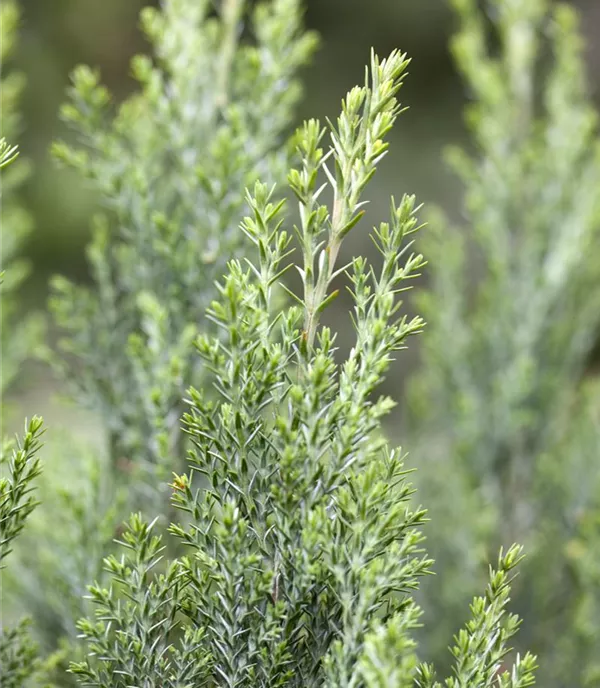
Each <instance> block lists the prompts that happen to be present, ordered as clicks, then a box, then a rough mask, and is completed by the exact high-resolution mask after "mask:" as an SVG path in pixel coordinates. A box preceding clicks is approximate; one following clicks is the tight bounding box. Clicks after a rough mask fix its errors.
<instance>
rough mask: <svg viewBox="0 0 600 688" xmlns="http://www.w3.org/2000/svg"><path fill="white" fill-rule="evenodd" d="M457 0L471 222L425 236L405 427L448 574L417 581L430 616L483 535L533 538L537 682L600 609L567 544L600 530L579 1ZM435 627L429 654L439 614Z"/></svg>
mask: <svg viewBox="0 0 600 688" xmlns="http://www.w3.org/2000/svg"><path fill="white" fill-rule="evenodd" d="M453 4H454V8H455V10H456V13H457V15H458V18H459V20H460V30H459V32H458V34H457V35H456V37H455V38H454V40H453V42H452V49H453V54H454V57H455V60H456V62H457V65H458V67H459V69H460V71H461V73H462V75H463V77H464V79H465V81H466V83H467V84H468V86H469V89H470V92H471V94H472V99H473V102H472V104H471V105H470V107H469V108H468V110H467V123H468V126H469V128H470V130H471V132H472V136H473V143H474V151H473V152H472V153H466V152H464V151H459V150H451V151H450V153H449V159H450V162H451V164H452V166H453V168H454V169H455V171H456V172H457V174H458V175H459V176H460V178H461V180H462V182H463V184H464V186H465V189H466V192H465V208H464V217H465V222H466V226H467V230H468V231H460V230H457V229H455V228H454V227H450V226H449V223H448V222H447V221H445V220H444V219H443V218H442V217H441V216H436V217H435V218H433V219H432V223H431V224H432V226H433V227H432V231H431V233H430V235H429V238H428V239H427V240H426V246H425V249H424V250H425V251H426V252H427V254H428V256H429V257H430V258H431V271H430V275H431V287H430V289H429V290H428V291H427V293H424V294H421V296H420V299H419V305H420V307H421V309H422V311H423V312H424V313H425V316H426V318H427V320H428V321H429V322H430V323H431V327H430V331H429V332H428V337H427V338H426V340H425V345H424V351H423V362H422V369H421V372H420V374H418V375H417V376H416V378H415V379H413V383H412V398H411V401H412V409H411V410H412V419H411V421H410V428H411V433H412V438H413V442H415V443H417V444H418V446H419V449H418V451H417V455H418V459H417V460H416V461H415V463H417V464H418V465H419V469H420V470H419V474H418V475H419V478H418V483H419V484H420V485H421V486H422V488H423V490H424V492H425V496H424V498H425V500H426V503H427V504H428V505H430V506H431V511H432V517H433V519H434V523H436V524H437V526H436V527H434V528H432V529H431V531H430V542H431V548H432V553H433V555H434V557H435V559H436V561H437V566H438V570H440V571H441V572H443V581H444V584H443V585H439V584H438V585H433V584H432V585H430V586H429V587H428V588H427V589H426V590H425V593H424V594H425V599H427V603H428V607H427V608H428V612H429V614H430V615H431V617H430V618H433V619H436V620H439V619H441V618H444V619H448V622H449V623H453V622H454V619H455V618H456V614H457V613H458V610H459V609H460V605H461V604H463V602H464V599H465V598H466V597H467V595H468V592H467V591H468V590H469V589H471V587H472V585H473V584H474V582H475V581H477V580H479V579H480V578H481V577H482V576H483V575H484V571H483V570H482V567H481V562H482V561H484V560H485V558H486V552H487V553H489V552H490V550H493V549H494V548H495V547H497V546H498V545H499V544H501V543H504V544H506V543H510V542H513V541H514V540H515V539H516V540H518V541H521V542H524V543H526V546H527V548H528V550H529V551H531V553H532V554H531V559H530V560H529V563H528V567H527V571H526V574H525V575H524V576H523V577H522V579H521V581H520V585H518V586H517V588H516V590H515V596H516V600H517V605H518V609H519V610H520V611H521V612H522V613H523V615H524V616H525V618H526V622H525V625H524V633H523V636H522V637H523V638H524V639H525V642H526V643H528V644H531V645H532V646H533V647H535V649H536V651H537V652H538V653H539V655H540V657H541V658H542V660H541V661H542V664H543V665H544V668H545V670H546V671H545V672H544V673H543V674H542V675H543V684H544V685H548V686H551V685H552V686H554V685H556V686H558V685H561V686H567V685H568V686H572V685H586V683H585V676H586V673H587V672H588V671H589V669H590V660H591V659H592V657H593V655H594V652H595V649H596V650H597V647H598V646H599V643H600V617H596V618H595V620H594V621H592V616H591V615H590V616H589V617H587V621H586V622H584V621H583V618H582V615H581V609H582V604H585V605H590V604H591V600H590V598H589V595H590V594H591V593H592V590H593V585H594V584H593V582H592V581H593V577H594V573H593V572H592V569H590V566H589V559H588V557H587V556H585V555H584V554H582V556H581V557H579V556H573V547H574V543H575V542H578V543H580V546H581V547H582V548H584V549H585V550H588V548H590V550H589V551H590V552H591V550H593V549H594V548H596V549H597V548H598V546H600V541H594V538H596V537H597V535H598V533H597V528H596V532H594V526H593V525H592V524H593V523H597V521H596V519H597V514H598V511H597V509H598V507H599V506H600V504H599V503H598V500H599V496H600V493H599V492H598V488H599V487H600V483H599V478H600V461H599V457H598V452H597V438H598V434H597V431H598V428H597V425H596V424H595V423H592V418H593V409H595V408H597V405H598V402H599V401H600V399H598V397H597V396H596V394H594V393H593V389H594V388H591V389H590V390H588V394H585V395H584V396H583V399H582V400H580V399H579V397H580V396H581V394H582V391H581V380H582V375H583V374H584V371H585V369H586V363H587V361H588V359H589V356H590V352H591V349H592V346H593V344H594V340H595V337H596V335H597V332H598V325H599V320H600V259H599V254H598V251H597V245H598V240H599V238H600V195H599V194H598V189H599V188H600V143H599V139H598V122H597V114H596V112H595V111H594V109H593V107H592V105H591V102H590V99H589V96H588V94H587V90H586V84H585V78H584V72H585V70H584V65H583V63H582V41H581V38H580V36H579V31H578V22H577V17H576V15H575V13H574V11H573V10H572V9H571V8H569V7H567V6H565V5H558V6H556V7H551V6H550V4H549V3H548V2H545V1H543V0H535V1H527V2H524V1H523V0H494V1H493V2H490V3H489V7H490V10H491V11H490V18H491V19H492V24H491V25H490V23H489V22H488V19H487V18H486V16H485V15H484V14H483V12H481V11H480V10H479V9H478V4H477V3H476V2H475V0H454V3H453ZM490 28H492V29H493V32H494V33H493V39H494V41H493V42H491V40H490ZM548 48H550V49H551V51H552V55H553V60H552V64H551V66H550V68H549V69H546V68H545V66H544V64H543V63H542V61H541V59H540V58H541V55H542V54H543V53H545V52H546V51H547V49H548ZM473 260H476V261H481V264H482V269H481V275H480V276H479V278H478V279H476V281H475V283H474V284H473V281H472V280H471V279H470V276H471V275H470V270H469V265H470V264H471V263H472V261H473ZM590 423H592V424H590ZM576 514H577V516H575V515H576ZM584 533H585V534H584ZM584 542H585V543H586V544H585V545H584V544H583V543H584ZM569 551H570V552H571V556H569V555H568V552H569ZM592 568H593V567H592ZM461 590H462V592H461ZM584 600H585V602H584ZM596 604H597V602H596ZM438 627H439V630H440V640H439V643H438V644H437V646H436V647H433V648H432V652H434V653H435V654H438V653H439V652H441V651H442V645H443V643H444V640H443V638H444V635H445V630H446V629H447V624H446V623H440V624H439V626H438ZM559 639H561V640H559ZM557 646H558V647H560V648H561V650H560V651H557ZM567 646H568V647H569V648H570V649H567ZM594 648H595V649H594ZM589 685H596V684H595V683H590V684H589Z"/></svg>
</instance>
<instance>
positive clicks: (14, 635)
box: [0, 417, 43, 688]
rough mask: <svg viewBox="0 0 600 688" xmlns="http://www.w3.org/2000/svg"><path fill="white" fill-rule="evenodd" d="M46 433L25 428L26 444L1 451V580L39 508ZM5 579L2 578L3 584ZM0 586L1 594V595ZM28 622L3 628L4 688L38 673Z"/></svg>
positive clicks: (35, 422) (15, 687) (0, 664)
mask: <svg viewBox="0 0 600 688" xmlns="http://www.w3.org/2000/svg"><path fill="white" fill-rule="evenodd" d="M42 432H43V426H42V420H41V418H37V417H34V418H32V419H31V421H29V423H26V424H25V435H24V437H23V440H22V441H20V440H17V441H16V442H3V444H2V448H1V451H0V577H1V576H2V575H3V574H2V569H3V568H4V567H5V566H6V564H5V561H6V558H7V556H8V555H9V554H10V552H11V544H12V543H13V541H14V540H15V538H16V537H17V536H18V535H19V533H20V532H21V531H22V530H23V527H24V526H25V521H26V520H27V518H28V517H29V515H30V514H31V512H32V511H33V509H34V508H35V507H36V504H37V502H36V500H35V498H34V497H33V495H32V492H33V490H34V489H35V488H34V485H33V482H34V480H35V479H36V477H37V476H38V475H39V474H40V472H41V465H40V461H39V459H38V458H37V453H38V451H39V448H40V436H41V434H42ZM1 582H2V579H1V578H0V583H1ZM2 587H3V586H2V585H0V592H2ZM28 625H29V624H28V622H27V621H22V622H20V623H19V624H18V625H17V626H15V627H12V628H4V626H2V627H0V677H1V682H2V686H3V688H4V687H6V688H23V686H24V685H26V681H27V680H28V679H29V678H30V677H31V676H33V674H34V673H35V671H36V669H37V663H38V662H37V649H36V646H35V643H34V642H33V641H32V639H31V638H30V635H29V631H28Z"/></svg>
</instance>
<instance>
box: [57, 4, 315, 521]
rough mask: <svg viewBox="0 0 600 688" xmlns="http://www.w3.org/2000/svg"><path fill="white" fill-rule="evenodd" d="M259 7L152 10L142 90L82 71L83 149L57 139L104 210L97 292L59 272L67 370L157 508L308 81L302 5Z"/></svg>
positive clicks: (147, 17) (96, 249)
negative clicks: (223, 297) (193, 389)
mask: <svg viewBox="0 0 600 688" xmlns="http://www.w3.org/2000/svg"><path fill="white" fill-rule="evenodd" d="M253 5H254V3H250V2H247V1H246V0H225V1H224V2H222V3H219V5H218V10H217V11H216V12H215V11H214V9H213V5H212V3H210V2H208V0H200V1H197V0H167V1H166V2H164V3H163V6H162V9H161V10H155V9H152V8H146V9H145V10H144V11H143V12H142V15H141V24H142V28H143V30H144V32H145V34H146V36H147V37H148V40H149V41H150V42H151V43H152V45H153V48H154V51H155V59H154V60H152V59H150V58H149V57H145V56H138V57H136V58H135V59H134V60H133V62H132V73H133V76H134V77H135V79H136V80H137V82H138V83H139V85H140V90H139V92H137V93H136V94H135V95H133V96H132V97H130V98H129V99H128V100H126V101H125V102H124V103H123V104H121V105H120V106H118V107H116V108H115V107H113V105H112V102H111V101H112V98H111V96H110V94H109V92H108V91H107V90H106V88H104V87H103V86H102V85H101V84H100V81H99V74H98V73H97V72H95V71H93V70H91V69H89V68H87V67H79V68H77V69H76V70H75V72H74V74H73V87H72V88H71V90H70V102H69V103H68V104H67V105H65V106H64V108H63V113H62V114H63V117H64V119H66V120H67V122H68V123H69V124H70V125H71V126H72V127H73V128H74V130H75V132H76V135H77V143H76V144H75V145H73V146H70V145H66V144H64V143H57V144H55V146H54V153H55V155H56V156H57V157H58V158H59V159H60V160H62V161H64V162H66V163H67V164H69V165H71V166H73V167H75V168H76V169H78V170H80V171H81V172H82V174H84V175H85V177H86V178H87V179H88V180H89V181H90V183H91V184H92V185H93V187H94V188H95V189H97V190H98V192H99V194H100V198H101V201H102V203H103V205H104V206H105V207H106V213H105V215H104V216H103V217H101V218H99V219H98V220H97V223H96V225H97V226H96V232H95V240H94V242H93V244H92V246H91V247H90V250H89V254H88V255H89V260H90V266H91V269H92V273H93V278H94V282H95V288H94V290H93V291H88V290H85V289H83V288H82V287H81V286H80V285H74V284H71V283H69V282H67V281H66V280H65V279H63V278H57V279H56V280H55V281H54V297H53V299H52V301H51V306H52V309H53V311H54V314H55V318H56V322H57V323H58V325H59V326H60V327H61V328H62V329H63V331H64V333H65V336H64V338H63V340H62V343H61V348H62V350H63V352H64V353H65V354H66V356H67V358H66V359H65V360H66V361H67V362H68V363H69V364H70V363H73V362H74V363H75V364H76V368H73V367H72V366H71V365H68V366H67V367H66V370H65V371H64V372H65V374H66V377H67V379H68V381H69V382H70V383H71V385H72V386H73V387H74V392H75V395H76V398H77V399H78V400H80V401H81V402H82V403H84V404H85V405H86V406H88V407H90V408H92V409H93V410H95V411H97V412H99V413H100V414H101V416H102V419H103V422H104V425H105V429H106V432H107V435H108V438H109V451H110V455H111V460H112V461H113V463H114V470H116V471H117V472H119V471H120V469H122V467H123V466H127V467H128V469H130V470H133V471H134V472H135V477H136V480H135V481H134V482H133V483H132V488H131V489H132V490H134V491H135V492H136V493H137V496H138V497H139V501H138V505H140V504H143V505H144V508H149V509H150V510H151V509H154V510H158V509H160V508H161V507H162V503H163V502H164V499H165V496H164V494H162V493H161V492H160V490H159V489H158V486H159V485H160V484H165V483H166V481H167V479H168V477H169V475H170V473H171V471H172V470H174V469H177V468H178V467H177V465H175V464H173V457H174V455H177V454H178V453H181V445H182V442H183V435H182V433H181V430H180V427H179V419H180V416H181V413H182V410H183V409H182V402H181V399H182V397H183V395H184V392H185V389H186V386H187V385H189V384H190V383H191V382H194V383H196V384H200V382H201V377H200V376H201V371H200V367H199V361H198V359H197V358H195V357H194V356H193V355H191V353H190V352H191V351H192V350H193V347H192V346H191V345H192V341H193V338H194V336H195V334H196V332H197V328H198V326H199V325H200V324H201V323H203V319H204V311H205V309H206V307H207V305H208V304H209V303H210V301H211V299H212V298H213V295H214V282H215V280H216V279H218V278H219V277H220V275H221V274H222V273H223V270H224V268H225V264H226V261H227V260H229V259H230V258H231V257H234V256H241V255H243V235H242V234H241V233H240V232H239V231H238V229H237V227H238V224H239V222H240V220H241V217H242V213H243V194H241V193H240V190H242V189H244V188H245V187H246V186H251V185H252V184H253V183H254V181H255V180H256V179H257V178H258V177H260V178H262V179H264V180H265V181H268V182H269V183H272V182H274V181H279V180H281V179H282V178H283V176H284V174H285V169H286V158H287V155H286V144H285V138H286V134H287V130H288V128H289V126H290V123H291V119H292V115H293V110H294V106H295V104H296V102H297V100H298V96H299V94H300V89H299V85H298V82H297V78H296V75H297V72H298V70H299V68H300V67H301V66H303V65H304V63H305V62H306V61H307V59H308V57H309V56H310V54H311V53H312V51H313V49H314V45H315V38H314V36H313V35H312V34H310V33H305V32H304V31H303V29H302V22H301V19H302V11H301V9H300V3H299V2H298V0H269V1H268V2H262V3H259V4H258V5H256V6H255V7H253ZM207 326H208V324H207V323H204V324H203V325H202V327H207ZM73 359H74V361H73ZM75 369H76V370H77V373H76V374H74V372H73V371H74V370H75ZM120 472H121V473H124V471H122V470H121V471H120Z"/></svg>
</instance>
